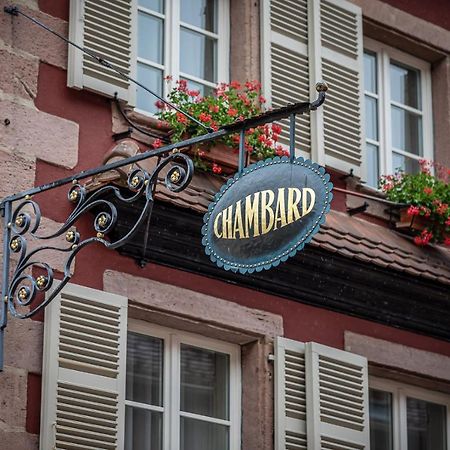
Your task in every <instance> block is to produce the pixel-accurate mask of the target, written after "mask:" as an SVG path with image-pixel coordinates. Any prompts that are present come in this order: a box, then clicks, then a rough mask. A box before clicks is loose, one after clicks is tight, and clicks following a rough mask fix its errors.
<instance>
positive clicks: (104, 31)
mask: <svg viewBox="0 0 450 450" xmlns="http://www.w3.org/2000/svg"><path fill="white" fill-rule="evenodd" d="M136 16H137V6H136V0H114V1H112V2H110V1H107V0H71V1H70V21H69V38H70V39H71V40H72V41H74V42H76V43H77V44H78V45H80V46H82V47H85V48H86V49H88V50H91V51H92V52H94V53H95V54H96V55H97V56H100V57H102V58H104V59H105V60H107V61H109V62H110V63H112V64H113V65H114V66H116V67H117V68H118V69H120V70H121V71H122V72H123V73H125V74H126V75H128V76H130V77H132V78H135V75H136V56H135V55H136V32H137V30H136V20H137V19H136ZM67 77H68V78H67V84H68V86H69V87H75V88H78V89H83V88H86V89H90V90H93V91H95V92H98V93H101V94H105V95H107V96H111V97H112V96H114V94H115V93H117V95H118V97H119V98H120V99H122V100H125V101H127V102H128V103H129V104H130V105H132V106H134V105H135V100H136V86H134V85H133V84H132V83H129V82H128V81H127V80H125V79H123V78H122V77H121V76H120V75H118V74H117V73H116V72H114V71H113V70H111V69H109V68H107V67H105V66H103V65H101V64H99V63H98V62H97V61H95V60H94V59H92V58H91V57H90V56H88V55H86V54H84V53H83V52H81V51H80V50H78V49H76V48H74V47H73V46H71V45H69V60H68V71H67Z"/></svg>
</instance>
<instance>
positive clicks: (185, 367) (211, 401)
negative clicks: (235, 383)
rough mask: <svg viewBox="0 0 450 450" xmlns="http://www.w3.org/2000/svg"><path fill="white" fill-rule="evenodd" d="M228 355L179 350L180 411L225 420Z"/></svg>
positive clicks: (226, 413) (227, 392)
mask: <svg viewBox="0 0 450 450" xmlns="http://www.w3.org/2000/svg"><path fill="white" fill-rule="evenodd" d="M229 359H230V357H229V355H226V354H224V353H218V352H213V351H210V350H205V349H201V348H197V347H190V346H188V345H182V346H181V410H182V411H186V412H191V413H195V414H201V415H203V416H210V417H215V418H219V419H228V416H229V412H228V409H229V406H228V404H229V400H228V397H229V384H230V381H229V372H230V362H229Z"/></svg>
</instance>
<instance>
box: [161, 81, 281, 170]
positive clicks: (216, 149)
mask: <svg viewBox="0 0 450 450" xmlns="http://www.w3.org/2000/svg"><path fill="white" fill-rule="evenodd" d="M168 81H170V79H169V80H168ZM168 98H169V101H170V102H171V103H172V105H175V106H176V107H177V108H179V110H175V109H174V108H171V107H170V106H167V105H166V104H164V103H162V102H157V107H158V108H159V112H158V113H157V116H158V117H159V119H160V120H161V121H163V122H165V123H166V124H167V125H168V126H169V127H170V128H171V133H170V139H171V141H172V142H180V141H182V140H184V139H186V138H187V137H195V136H200V135H203V134H204V133H205V132H206V130H207V129H212V130H218V129H219V128H220V127H221V126H224V125H230V124H232V123H234V122H236V121H240V120H244V119H248V118H250V117H254V116H257V115H259V114H261V113H262V112H263V109H262V107H261V105H262V104H263V103H264V102H265V99H264V97H263V96H262V95H261V84H260V83H259V82H258V81H247V82H246V83H244V84H241V83H239V82H237V81H232V82H231V83H229V84H225V83H220V84H219V85H218V87H217V89H216V90H215V91H214V93H213V94H211V95H207V96H204V97H202V96H201V95H200V92H199V91H196V90H190V89H189V88H188V83H187V82H186V81H185V80H179V81H177V83H176V87H175V88H174V89H172V91H171V92H170V94H169V96H168ZM180 111H185V112H186V113H188V114H189V116H190V117H188V116H186V115H185V114H183V113H182V112H180ZM281 132H282V130H281V127H280V125H278V124H276V123H272V124H270V125H269V124H266V125H261V126H258V127H254V128H249V129H248V130H246V131H245V142H244V149H245V155H246V157H247V158H248V154H250V156H251V157H252V160H255V161H256V160H259V159H266V158H271V157H273V156H275V155H278V156H283V155H285V154H287V153H288V152H287V150H286V149H285V148H284V147H283V146H282V145H281V144H279V143H278V139H279V136H280V134H281ZM239 140H240V136H239V134H231V135H226V136H223V137H222V138H220V140H217V141H216V143H215V144H214V145H213V146H208V147H202V146H200V147H199V146H195V147H193V148H192V149H190V150H189V152H190V154H191V155H192V156H193V160H194V164H195V166H196V168H197V169H200V170H204V171H206V172H213V173H215V174H219V175H231V174H233V173H235V172H236V170H237V169H238V164H239V152H238V147H239Z"/></svg>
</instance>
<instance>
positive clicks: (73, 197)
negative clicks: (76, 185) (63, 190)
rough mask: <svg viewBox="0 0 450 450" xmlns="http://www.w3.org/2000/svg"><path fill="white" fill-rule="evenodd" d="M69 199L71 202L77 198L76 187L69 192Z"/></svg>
mask: <svg viewBox="0 0 450 450" xmlns="http://www.w3.org/2000/svg"><path fill="white" fill-rule="evenodd" d="M69 199H70V201H71V202H75V201H76V200H77V199H78V191H77V190H76V189H74V190H73V191H71V192H70V194H69Z"/></svg>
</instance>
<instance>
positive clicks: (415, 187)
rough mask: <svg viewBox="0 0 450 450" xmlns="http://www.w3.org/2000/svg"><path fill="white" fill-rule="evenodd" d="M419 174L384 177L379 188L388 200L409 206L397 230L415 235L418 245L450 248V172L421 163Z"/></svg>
mask: <svg viewBox="0 0 450 450" xmlns="http://www.w3.org/2000/svg"><path fill="white" fill-rule="evenodd" d="M419 164H420V172H419V173H404V172H403V171H397V172H396V173H395V174H394V175H385V176H382V177H381V179H380V186H381V189H382V190H383V192H385V194H386V197H387V199H388V200H390V201H393V202H398V203H401V204H409V205H410V206H407V207H405V208H402V209H401V210H400V221H399V222H397V223H396V228H397V229H399V230H404V231H407V232H409V233H410V234H412V235H414V242H415V243H416V244H417V245H427V244H428V243H430V242H434V243H438V244H440V243H443V244H444V245H450V185H449V178H450V170H449V169H448V168H447V167H444V166H441V165H439V164H437V163H433V162H431V161H425V160H420V161H419Z"/></svg>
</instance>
